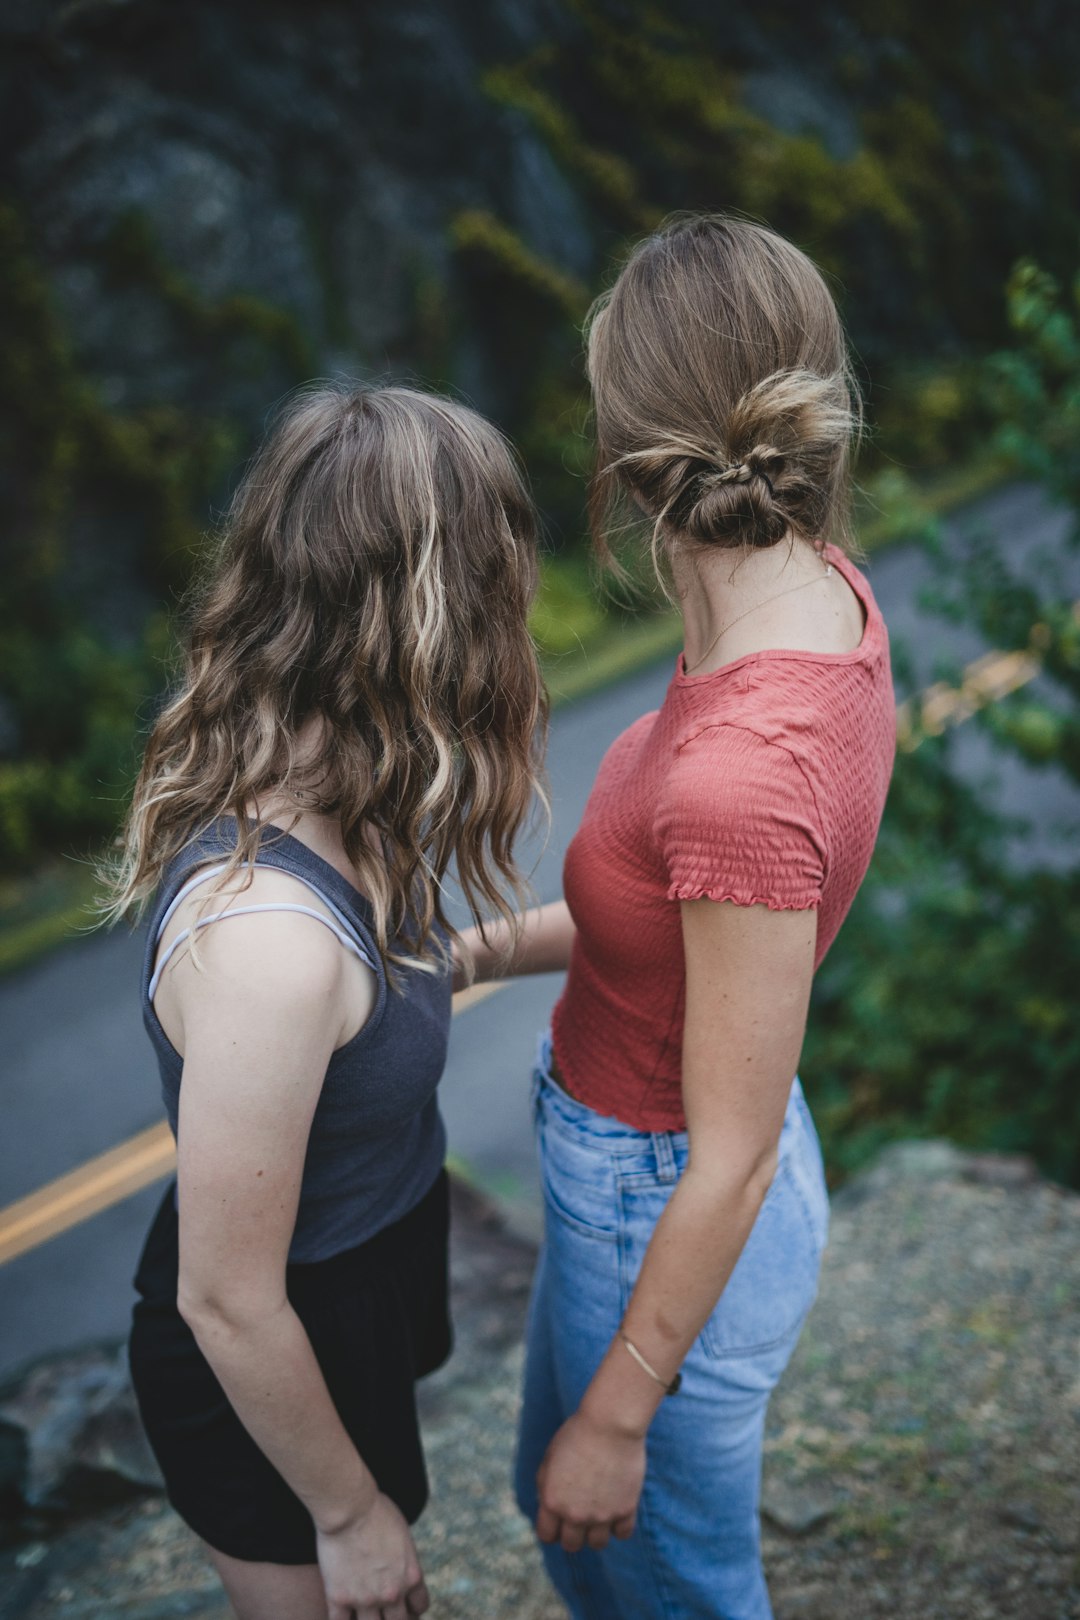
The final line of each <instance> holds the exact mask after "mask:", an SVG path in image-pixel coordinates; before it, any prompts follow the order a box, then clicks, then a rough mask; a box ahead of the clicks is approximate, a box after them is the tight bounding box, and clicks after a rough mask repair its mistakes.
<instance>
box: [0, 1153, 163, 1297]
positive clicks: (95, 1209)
mask: <svg viewBox="0 0 1080 1620" xmlns="http://www.w3.org/2000/svg"><path fill="white" fill-rule="evenodd" d="M175 1163H176V1152H175V1149H174V1146H173V1139H172V1132H171V1131H170V1130H169V1127H168V1126H167V1125H166V1124H165V1123H164V1122H162V1123H161V1124H160V1125H151V1126H150V1129H149V1130H146V1131H140V1132H139V1133H138V1135H137V1136H131V1137H129V1138H128V1140H127V1141H126V1142H121V1143H120V1145H119V1147H114V1148H110V1149H109V1150H108V1152H107V1153H99V1154H98V1155H97V1157H96V1158H95V1159H88V1160H87V1161H86V1163H85V1164H80V1165H79V1166H77V1168H76V1169H74V1170H70V1171H69V1172H68V1173H67V1175H66V1176H58V1177H57V1178H56V1180H55V1181H50V1182H47V1183H46V1185H45V1186H44V1187H39V1188H38V1190H37V1192H32V1193H29V1194H28V1195H27V1196H26V1197H25V1198H20V1199H18V1200H17V1201H16V1202H15V1203H14V1204H9V1205H8V1206H7V1208H6V1209H4V1210H0V1265H3V1264H4V1263H5V1261H8V1260H14V1259H15V1256H16V1255H19V1254H25V1253H26V1251H27V1249H33V1248H36V1247H37V1245H38V1244H39V1243H45V1242H47V1241H48V1239H49V1238H53V1237H56V1236H58V1234H59V1233H61V1232H66V1231H67V1229H68V1227H69V1226H77V1225H78V1224H79V1222H80V1221H88V1220H89V1219H90V1217H91V1215H97V1214H98V1213H99V1212H100V1211H101V1210H103V1209H108V1208H109V1207H110V1205H112V1204H118V1203H119V1202H120V1200H121V1199H122V1198H129V1197H130V1196H131V1194H132V1193H137V1192H139V1191H141V1189H142V1188H143V1187H149V1186H150V1184H151V1182H154V1181H160V1179H161V1178H162V1176H167V1175H169V1174H170V1173H171V1171H172V1169H173V1166H174V1165H175Z"/></svg>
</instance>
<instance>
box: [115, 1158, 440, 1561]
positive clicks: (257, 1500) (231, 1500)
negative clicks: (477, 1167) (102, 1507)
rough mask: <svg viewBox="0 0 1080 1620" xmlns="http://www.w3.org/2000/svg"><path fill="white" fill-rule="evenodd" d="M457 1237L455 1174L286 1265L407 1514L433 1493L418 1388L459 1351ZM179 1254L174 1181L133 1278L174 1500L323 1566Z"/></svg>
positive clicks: (276, 1553)
mask: <svg viewBox="0 0 1080 1620" xmlns="http://www.w3.org/2000/svg"><path fill="white" fill-rule="evenodd" d="M448 1234H449V1187H448V1182H447V1177H446V1172H445V1170H444V1171H442V1172H441V1173H440V1174H439V1176H438V1178H437V1179H436V1181H435V1183H434V1185H433V1187H432V1188H431V1190H430V1192H428V1193H426V1194H425V1196H424V1197H423V1198H422V1199H421V1201H420V1203H419V1204H417V1205H416V1206H415V1208H413V1209H411V1210H410V1211H409V1213H408V1214H407V1215H405V1216H403V1217H402V1219H401V1220H399V1221H396V1222H395V1223H394V1225H393V1226H390V1227H387V1228H386V1229H385V1230H384V1231H382V1232H379V1233H378V1234H377V1235H376V1236H375V1237H373V1238H371V1239H370V1240H369V1241H368V1242H367V1243H362V1244H360V1245H359V1246H358V1247H357V1248H355V1249H349V1250H347V1251H346V1252H345V1253H343V1254H336V1255H334V1256H332V1258H331V1259H329V1260H320V1261H317V1262H315V1263H313V1264H310V1265H290V1266H289V1267H288V1268H287V1270H286V1285H287V1290H288V1296H289V1300H290V1302H291V1304H292V1306H293V1308H294V1310H295V1311H296V1313H297V1315H298V1316H299V1318H300V1320H301V1322H302V1323H303V1324H304V1327H305V1329H306V1330H307V1334H308V1337H309V1339H310V1340H311V1344H312V1348H313V1349H314V1351H315V1355H316V1358H317V1360H318V1363H319V1366H320V1367H321V1369H322V1374H323V1377H324V1378H325V1380H326V1384H327V1388H328V1389H329V1391H330V1394H331V1396H332V1398H333V1401H334V1405H335V1406H336V1407H337V1410H338V1413H339V1415H340V1417H341V1421H342V1422H343V1423H344V1425H345V1427H346V1429H347V1430H348V1432H349V1434H350V1436H351V1437H352V1439H353V1441H354V1443H355V1445H356V1449H357V1451H358V1452H359V1453H360V1455H361V1457H362V1458H363V1459H364V1462H365V1463H366V1464H367V1466H368V1467H369V1468H370V1469H371V1472H372V1473H373V1474H374V1476H375V1479H376V1481H377V1482H378V1486H379V1489H380V1490H381V1491H383V1492H385V1494H386V1495H387V1496H389V1497H390V1498H391V1500H392V1501H394V1502H396V1503H397V1505H398V1507H399V1508H400V1509H401V1511H402V1513H403V1514H404V1515H405V1517H406V1519H407V1520H408V1521H409V1523H410V1524H412V1523H413V1522H414V1521H415V1520H416V1519H418V1518H419V1516H420V1514H421V1512H422V1511H423V1508H424V1505H425V1503H426V1502H427V1496H428V1486H427V1472H426V1470H425V1468H424V1454H423V1450H422V1448H421V1444H420V1428H419V1424H418V1421H417V1415H416V1399H415V1389H414V1385H415V1381H416V1379H417V1378H420V1377H422V1376H423V1374H424V1373H428V1372H433V1371H434V1369H435V1368H436V1367H438V1366H440V1365H441V1364H442V1362H444V1361H445V1360H446V1357H447V1356H448V1355H449V1353H450V1317H449V1303H448V1284H447V1241H448ZM177 1260H178V1251H177V1217H176V1207H175V1199H174V1188H173V1187H172V1186H170V1188H169V1190H168V1192H167V1193H166V1195H165V1197H164V1199H163V1200H162V1204H161V1208H160V1209H159V1210H158V1213H157V1216H156V1218H155V1220H154V1224H153V1226H152V1227H151V1228H150V1232H149V1235H148V1237H147V1239H146V1245H145V1248H144V1250H143V1254H142V1259H141V1260H140V1262H139V1269H138V1271H137V1273H136V1276H135V1287H136V1289H137V1290H138V1293H139V1296H140V1297H139V1299H138V1301H137V1302H136V1305H135V1310H134V1316H133V1321H132V1328H131V1341H130V1354H131V1375H132V1381H133V1383H134V1386H135V1393H136V1396H137V1398H138V1402H139V1410H140V1412H141V1413H142V1420H143V1425H144V1427H145V1429H146V1434H147V1438H148V1439H149V1441H150V1445H151V1446H152V1448H153V1451H154V1455H155V1456H156V1457H157V1460H158V1463H159V1465H160V1467H161V1472H162V1474H163V1475H164V1476H165V1488H166V1491H167V1493H168V1497H169V1500H170V1502H171V1503H172V1505H173V1507H174V1508H175V1509H176V1511H177V1512H178V1513H179V1514H180V1517H181V1518H182V1519H184V1520H185V1521H186V1523H187V1524H189V1525H190V1526H191V1528H192V1529H193V1530H194V1531H195V1533H196V1534H197V1535H199V1536H201V1537H202V1539H203V1540H204V1541H205V1542H207V1543H208V1544H209V1545H210V1546H211V1547H214V1548H216V1549H217V1551H219V1552H222V1553H226V1554H229V1555H231V1556H232V1557H233V1558H243V1559H249V1560H252V1561H254V1562H257V1563H272V1564H313V1563H314V1562H315V1528H314V1525H313V1524H312V1521H311V1516H310V1514H309V1513H308V1511H307V1509H306V1508H305V1507H304V1504H303V1503H302V1502H301V1501H300V1499H299V1497H297V1496H296V1495H295V1494H294V1493H293V1491H292V1490H291V1489H290V1488H289V1486H288V1485H287V1484H286V1483H285V1481H284V1479H282V1477H281V1475H280V1474H279V1473H278V1471H277V1469H276V1468H275V1467H274V1466H273V1464H272V1463H270V1462H269V1461H268V1460H267V1458H266V1457H265V1456H264V1455H263V1453H262V1452H261V1451H260V1450H259V1448H258V1446H257V1445H256V1444H255V1442H254V1440H253V1439H252V1438H251V1436H250V1435H249V1434H248V1432H247V1430H246V1429H245V1428H244V1425H243V1424H242V1423H241V1421H240V1419H239V1418H238V1417H237V1415H236V1413H235V1412H234V1411H233V1409H232V1407H231V1406H230V1405H229V1402H228V1399H227V1398H226V1395H225V1392H224V1390H223V1389H222V1387H221V1385H220V1384H219V1383H218V1381H217V1379H216V1378H215V1376H214V1374H213V1372H212V1371H211V1369H210V1366H209V1363H208V1362H207V1361H206V1358H205V1357H204V1355H203V1354H202V1351H201V1350H200V1349H199V1347H198V1345H197V1344H196V1342H195V1337H194V1335H193V1333H192V1331H191V1329H190V1328H189V1327H188V1325H187V1323H186V1322H185V1321H184V1319H183V1317H182V1316H181V1315H180V1313H179V1311H178V1310H177V1308H176V1288H177Z"/></svg>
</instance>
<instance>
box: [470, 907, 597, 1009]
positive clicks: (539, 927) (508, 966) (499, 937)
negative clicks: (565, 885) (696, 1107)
mask: <svg viewBox="0 0 1080 1620" xmlns="http://www.w3.org/2000/svg"><path fill="white" fill-rule="evenodd" d="M573 943H574V922H573V918H572V917H571V916H570V909H569V907H568V906H567V904H566V901H565V900H552V901H551V902H550V903H549V904H548V905H546V906H533V907H532V909H531V910H529V911H527V912H526V913H525V915H524V917H523V918H522V933H521V937H520V939H519V940H518V943H517V947H516V949H515V950H514V952H513V955H512V956H511V957H510V960H509V962H507V961H506V952H507V949H508V947H509V945H510V930H509V928H508V927H507V925H506V923H505V922H502V921H497V922H491V923H486V924H485V926H484V936H483V937H481V934H480V930H479V929H478V928H466V929H465V930H464V931H463V933H462V934H461V936H460V938H459V940H458V941H457V942H456V943H455V947H454V963H455V971H454V989H455V990H461V989H464V987H465V984H466V982H467V977H466V971H465V962H466V961H468V960H470V959H471V961H472V963H473V964H474V969H475V971H474V973H473V981H472V982H473V983H475V984H483V983H485V982H486V981H487V980H489V979H498V978H509V977H515V978H516V977H518V976H519V975H521V974H525V973H565V971H566V969H567V968H568V967H569V966H570V951H571V947H572V946H573Z"/></svg>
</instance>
